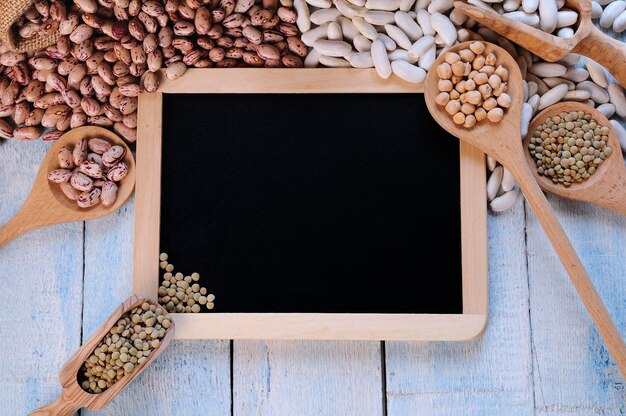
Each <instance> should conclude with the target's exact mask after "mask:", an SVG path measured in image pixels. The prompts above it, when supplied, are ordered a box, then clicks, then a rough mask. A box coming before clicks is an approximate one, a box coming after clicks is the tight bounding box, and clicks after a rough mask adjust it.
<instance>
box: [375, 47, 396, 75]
mask: <svg viewBox="0 0 626 416" xmlns="http://www.w3.org/2000/svg"><path fill="white" fill-rule="evenodd" d="M371 52H372V60H373V61H374V67H375V68H376V72H377V73H378V75H379V76H380V77H381V78H383V79H387V78H389V77H390V76H391V72H392V71H391V63H390V62H389V58H388V57H387V51H386V50H385V44H384V43H383V41H382V40H380V39H376V40H374V42H372V51H371Z"/></svg>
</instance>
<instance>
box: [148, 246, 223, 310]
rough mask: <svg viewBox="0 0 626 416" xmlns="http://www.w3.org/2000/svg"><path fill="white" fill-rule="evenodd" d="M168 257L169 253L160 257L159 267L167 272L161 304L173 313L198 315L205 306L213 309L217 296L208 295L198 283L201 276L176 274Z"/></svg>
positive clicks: (161, 290)
mask: <svg viewBox="0 0 626 416" xmlns="http://www.w3.org/2000/svg"><path fill="white" fill-rule="evenodd" d="M168 257H169V256H168V255H167V253H161V254H160V255H159V267H161V269H162V270H164V271H165V273H163V276H162V277H161V286H160V287H159V303H160V304H161V305H162V306H163V307H164V308H165V309H167V311H168V312H171V313H198V312H200V311H202V307H203V306H204V307H206V308H207V309H208V310H211V309H213V308H214V307H215V303H214V301H215V295H212V294H208V291H207V288H206V287H201V286H200V285H199V284H198V283H197V282H198V281H199V280H200V275H199V274H198V273H192V274H191V275H190V276H185V275H183V274H182V273H180V272H178V273H174V265H173V264H170V263H168V261H167V259H168Z"/></svg>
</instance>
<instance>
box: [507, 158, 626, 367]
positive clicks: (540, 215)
mask: <svg viewBox="0 0 626 416" xmlns="http://www.w3.org/2000/svg"><path fill="white" fill-rule="evenodd" d="M523 162H524V163H523V164H522V163H511V164H510V165H511V166H508V167H507V168H508V169H509V170H510V171H511V173H513V175H514V176H515V178H516V179H517V181H518V184H519V186H520V188H521V189H522V192H523V193H524V196H525V197H526V200H527V201H528V203H529V204H530V206H531V208H532V209H533V211H534V213H535V215H536V216H537V219H538V220H539V222H540V223H541V226H542V227H543V229H544V231H545V233H546V235H547V236H548V239H549V240H550V242H551V243H552V246H553V247H554V250H555V251H556V253H557V255H558V256H559V258H560V259H561V263H562V264H563V266H564V267H565V270H566V271H567V273H568V275H569V277H570V280H571V281H572V283H573V284H574V287H575V288H576V291H577V292H578V295H579V296H580V298H581V299H582V301H583V304H584V305H585V307H586V308H587V311H588V312H589V314H590V315H591V319H592V320H593V322H594V324H595V325H596V327H597V328H598V332H599V333H600V336H601V337H602V339H603V340H604V344H605V345H606V348H607V349H608V350H609V353H610V354H611V356H612V357H613V359H614V360H615V363H616V364H617V367H618V368H619V370H620V372H621V373H622V376H623V377H624V378H626V344H624V340H623V339H622V337H621V335H620V333H619V331H618V330H617V328H616V327H615V324H614V323H613V320H612V319H611V316H610V315H609V312H608V311H607V310H606V307H605V306H604V303H603V302H602V298H600V295H598V292H597V291H596V289H595V287H594V285H593V282H592V281H591V279H590V278H589V275H588V274H587V271H586V270H585V266H584V265H583V264H582V262H581V261H580V258H579V257H578V255H577V254H576V251H575V250H574V246H572V243H571V242H570V240H569V238H568V237H567V234H566V233H565V230H564V229H563V227H562V226H561V223H560V222H559V220H558V219H557V217H556V215H555V214H554V211H553V210H552V207H551V206H550V204H549V203H548V200H547V199H546V197H545V195H544V194H543V192H542V191H541V188H539V185H538V184H537V182H536V181H535V179H534V178H533V176H532V173H531V172H530V169H529V167H528V165H527V164H526V162H525V161H523Z"/></svg>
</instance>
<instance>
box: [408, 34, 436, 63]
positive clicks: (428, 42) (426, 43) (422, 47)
mask: <svg viewBox="0 0 626 416" xmlns="http://www.w3.org/2000/svg"><path fill="white" fill-rule="evenodd" d="M433 46H435V38H433V37H432V36H424V37H423V38H420V39H418V40H417V41H416V42H415V43H414V44H413V46H411V49H409V56H410V57H412V58H415V59H419V58H420V57H421V56H423V55H424V54H425V53H426V51H428V50H429V49H430V48H432V47H433Z"/></svg>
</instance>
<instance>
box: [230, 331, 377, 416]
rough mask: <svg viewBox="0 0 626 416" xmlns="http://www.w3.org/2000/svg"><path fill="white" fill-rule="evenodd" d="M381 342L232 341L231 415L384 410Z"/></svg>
mask: <svg viewBox="0 0 626 416" xmlns="http://www.w3.org/2000/svg"><path fill="white" fill-rule="evenodd" d="M382 391H383V389H382V374H381V353H380V343H379V342H350V341H343V342H337V341H235V342H234V353H233V414H234V415H235V416H247V415H257V416H269V415H274V416H286V415H298V416H308V415H311V416H312V415H329V416H330V415H341V416H370V415H371V416H380V415H382V414H383V398H382Z"/></svg>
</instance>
